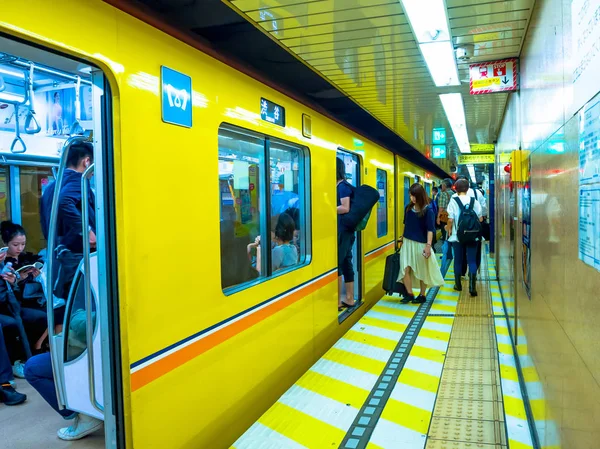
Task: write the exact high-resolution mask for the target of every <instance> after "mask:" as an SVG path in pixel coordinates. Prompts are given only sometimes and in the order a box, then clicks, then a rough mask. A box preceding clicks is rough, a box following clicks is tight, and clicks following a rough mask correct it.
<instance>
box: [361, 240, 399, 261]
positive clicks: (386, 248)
mask: <svg viewBox="0 0 600 449" xmlns="http://www.w3.org/2000/svg"><path fill="white" fill-rule="evenodd" d="M393 244H394V242H390V243H388V244H387V245H385V246H383V247H382V248H379V249H378V250H377V251H374V252H372V253H371V254H369V255H368V256H365V262H370V261H372V260H373V259H375V258H376V257H379V256H381V255H382V254H383V253H385V252H387V251H389V250H390V246H392V245H393Z"/></svg>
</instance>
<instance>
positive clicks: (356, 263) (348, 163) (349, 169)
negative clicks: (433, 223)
mask: <svg viewBox="0 0 600 449" xmlns="http://www.w3.org/2000/svg"><path fill="white" fill-rule="evenodd" d="M337 157H338V158H340V159H341V160H342V161H343V162H344V166H345V167H346V181H348V182H349V183H350V184H351V185H352V186H354V187H358V186H359V185H360V170H361V165H360V159H359V157H358V155H356V154H353V153H350V152H348V151H345V150H341V149H340V150H338V152H337ZM338 233H339V230H338ZM338 249H339V248H338ZM352 269H353V271H354V300H355V301H356V304H359V305H360V299H361V292H362V285H361V279H362V251H361V244H360V234H359V235H357V236H356V238H355V240H354V244H353V245H352ZM338 294H339V295H340V298H341V299H342V301H344V302H345V299H346V298H347V296H346V283H345V282H342V283H341V285H340V286H339V292H338ZM356 308H357V307H353V308H352V309H345V310H344V311H342V313H341V314H340V315H339V320H340V322H341V321H343V320H344V319H345V318H346V317H347V316H348V311H350V312H352V311H353V310H355V309H356Z"/></svg>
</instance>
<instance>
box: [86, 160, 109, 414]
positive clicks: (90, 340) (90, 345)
mask: <svg viewBox="0 0 600 449" xmlns="http://www.w3.org/2000/svg"><path fill="white" fill-rule="evenodd" d="M93 174H94V164H92V165H90V166H89V167H88V168H87V170H86V171H85V172H83V176H82V177H81V232H82V236H83V290H84V292H85V312H86V322H85V329H86V332H85V337H86V343H87V350H88V380H89V393H90V401H91V402H92V405H93V406H94V408H95V409H96V410H98V411H99V412H101V413H104V407H103V406H102V405H100V403H99V402H98V400H97V399H96V374H95V371H94V317H93V315H92V301H93V298H92V280H91V276H92V274H91V269H90V255H91V253H92V251H91V245H90V239H89V237H88V234H89V215H88V207H89V205H90V204H89V194H90V191H89V185H90V182H89V180H90V178H91V177H92V175H93ZM96 316H98V312H97V311H96Z"/></svg>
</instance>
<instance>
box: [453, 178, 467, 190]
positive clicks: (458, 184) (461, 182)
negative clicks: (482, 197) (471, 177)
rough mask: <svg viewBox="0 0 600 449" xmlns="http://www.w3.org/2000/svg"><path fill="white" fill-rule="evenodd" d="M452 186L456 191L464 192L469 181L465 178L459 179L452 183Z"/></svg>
mask: <svg viewBox="0 0 600 449" xmlns="http://www.w3.org/2000/svg"><path fill="white" fill-rule="evenodd" d="M454 187H455V188H456V192H457V193H465V192H466V191H467V190H469V181H467V180H466V179H459V180H458V181H456V182H455V183H454Z"/></svg>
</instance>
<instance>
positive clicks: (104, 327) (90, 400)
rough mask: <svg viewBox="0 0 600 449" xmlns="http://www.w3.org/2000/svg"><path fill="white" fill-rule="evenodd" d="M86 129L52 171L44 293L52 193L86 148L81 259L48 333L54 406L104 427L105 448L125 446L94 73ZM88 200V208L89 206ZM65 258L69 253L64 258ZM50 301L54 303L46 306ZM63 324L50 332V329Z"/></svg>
mask: <svg viewBox="0 0 600 449" xmlns="http://www.w3.org/2000/svg"><path fill="white" fill-rule="evenodd" d="M92 89H93V95H92V102H93V104H92V106H93V129H92V130H91V131H92V132H90V130H87V131H86V132H84V134H83V135H75V136H72V137H70V138H69V139H68V140H67V141H66V142H65V144H64V146H63V149H62V154H61V162H60V165H59V168H58V170H57V173H56V184H55V187H54V194H53V200H52V213H51V218H50V224H49V232H48V250H47V267H46V268H47V271H46V273H47V279H46V295H47V297H51V296H52V294H51V293H50V292H53V291H54V286H55V284H56V282H57V278H58V274H59V273H58V270H59V269H62V266H64V265H63V263H64V259H61V257H64V255H63V251H64V250H63V249H62V248H64V247H61V245H60V242H59V241H58V238H57V231H58V229H57V221H58V208H59V195H60V189H61V186H62V185H63V178H64V173H65V171H66V170H68V167H67V160H68V155H69V151H70V148H71V147H72V146H73V144H75V143H78V142H83V141H88V142H91V143H93V146H94V163H93V164H92V165H90V166H89V168H88V169H87V170H86V171H85V172H84V173H83V176H82V180H81V186H80V188H81V194H82V195H81V198H82V200H81V210H82V235H83V236H84V238H83V254H82V255H78V256H77V257H78V258H79V259H77V260H78V262H75V263H78V265H77V270H76V274H75V278H74V279H73V282H72V284H71V287H70V291H69V294H68V297H67V298H66V309H65V317H64V321H63V323H54V322H53V321H54V319H53V313H52V311H53V310H52V309H53V307H54V305H53V301H48V332H49V338H50V349H51V356H52V371H53V374H54V379H55V385H56V393H57V398H58V404H59V406H60V407H62V408H67V409H69V410H73V411H77V412H80V413H83V414H85V415H88V416H92V417H95V418H98V419H101V420H103V421H104V426H105V447H106V448H107V449H112V448H116V447H125V437H124V434H123V432H122V431H120V432H117V428H120V429H122V426H118V425H117V422H118V420H122V419H123V412H122V407H123V403H122V391H121V388H122V383H121V375H120V342H119V341H120V339H119V334H118V329H119V321H118V304H117V303H116V295H117V293H116V292H117V290H116V289H117V282H116V279H115V278H116V249H115V247H116V245H115V237H114V210H113V209H112V208H111V205H112V204H114V201H113V200H112V199H110V198H112V195H113V194H114V190H113V188H114V186H113V184H112V173H111V172H110V170H108V169H107V167H111V166H112V162H111V161H112V159H111V158H112V155H111V154H107V152H109V145H108V144H107V143H108V141H110V136H111V132H110V130H111V127H110V124H111V121H110V94H109V92H110V89H109V86H108V83H107V82H106V80H105V77H104V75H103V74H102V72H101V71H100V70H96V69H93V71H92ZM90 197H91V198H93V203H94V204H93V207H91V208H90V209H88V208H89V207H90V206H91V205H90ZM89 210H93V211H94V213H95V220H93V221H94V223H95V225H94V226H95V231H96V232H95V234H96V239H97V242H96V249H94V248H92V247H91V244H90V241H89V239H88V237H87V236H88V234H89V231H90V229H91V227H90V222H91V221H90V219H89ZM67 256H68V257H73V254H70V255H69V254H67ZM57 301H58V299H57V298H54V303H56V302H57ZM60 324H62V325H63V328H62V331H60V328H57V329H56V330H57V331H58V332H55V325H60Z"/></svg>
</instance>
